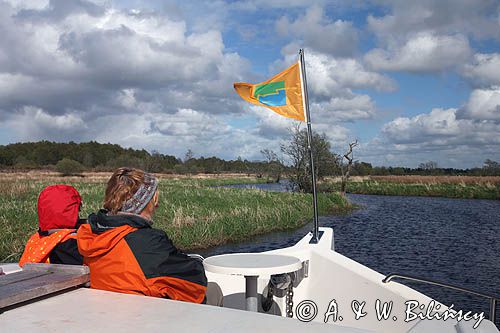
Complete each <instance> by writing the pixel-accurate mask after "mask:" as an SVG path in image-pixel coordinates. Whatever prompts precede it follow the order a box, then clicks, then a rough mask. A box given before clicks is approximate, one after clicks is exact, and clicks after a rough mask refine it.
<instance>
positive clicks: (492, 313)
mask: <svg viewBox="0 0 500 333" xmlns="http://www.w3.org/2000/svg"><path fill="white" fill-rule="evenodd" d="M394 278H400V279H406V280H411V281H417V282H423V283H428V284H433V285H436V286H440V287H444V288H448V289H453V290H457V291H461V292H464V293H467V294H471V295H476V296H480V297H484V298H488V299H489V300H490V316H489V319H490V321H492V322H493V323H495V317H496V306H497V303H496V302H497V301H498V300H500V297H499V296H493V295H488V294H484V293H481V292H478V291H475V290H472V289H469V288H464V287H460V286H456V285H453V284H450V283H444V282H439V281H434V280H431V279H427V278H421V277H416V276H412V275H403V274H399V273H390V274H389V275H387V276H386V277H385V278H384V279H383V280H382V282H383V283H389V282H391V280H392V279H394Z"/></svg>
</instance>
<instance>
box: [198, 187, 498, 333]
mask: <svg viewBox="0 0 500 333" xmlns="http://www.w3.org/2000/svg"><path fill="white" fill-rule="evenodd" d="M231 187H240V188H247V187H250V188H260V189H263V190H274V191H285V190H286V189H287V186H286V184H281V185H280V184H258V185H232V186H231ZM348 198H349V200H350V201H351V202H353V203H356V204H358V205H360V206H361V208H360V209H358V210H356V211H354V212H352V213H350V214H348V215H345V216H321V217H320V226H325V227H332V228H333V230H334V242H335V250H336V251H338V252H339V253H341V254H343V255H345V256H347V257H349V258H351V259H353V260H355V261H358V262H360V263H362V264H363V265H366V266H368V267H370V268H372V269H374V270H376V271H378V272H380V273H382V274H388V273H391V272H398V273H406V274H410V275H416V276H421V277H427V278H430V279H435V280H438V281H443V282H448V283H452V284H456V285H459V286H464V287H467V288H471V289H474V290H477V291H480V292H484V293H488V294H494V295H500V201H495V200H470V199H448V198H436V197H404V196H380V195H359V194H348ZM311 228H312V224H311V223H310V224H308V225H306V226H304V227H303V228H300V229H298V230H294V231H287V232H276V233H272V234H268V235H262V236H257V237H254V238H252V239H250V240H248V241H245V242H241V243H231V244H226V245H222V246H218V247H214V248H211V249H207V250H204V251H202V254H203V255H204V256H210V255H215V254H220V253H231V252H261V251H267V250H272V249H277V248H281V247H286V246H291V245H293V244H295V243H296V242H297V241H298V240H299V239H301V238H302V237H303V236H304V235H305V234H306V233H307V232H308V231H310V230H311ZM404 283H405V284H407V285H409V286H411V287H412V288H414V289H417V290H419V291H421V292H423V293H425V294H427V295H429V296H431V297H432V298H434V299H436V300H438V301H440V302H442V303H444V304H447V305H450V304H454V308H456V309H463V310H471V311H474V312H481V311H484V312H485V314H486V315H487V314H488V313H489V302H488V300H486V299H483V298H478V297H476V296H468V295H465V294H462V293H460V292H455V291H453V290H448V289H443V288H441V287H436V286H430V285H424V284H417V283H409V282H404ZM498 308H499V307H498V306H497V309H498ZM498 317H499V316H498V315H497V323H496V324H497V325H499V324H500V318H498Z"/></svg>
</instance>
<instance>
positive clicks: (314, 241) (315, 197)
mask: <svg viewBox="0 0 500 333" xmlns="http://www.w3.org/2000/svg"><path fill="white" fill-rule="evenodd" d="M299 58H300V73H301V76H302V78H301V79H302V91H303V95H304V96H303V104H304V109H305V112H306V122H307V149H308V150H309V168H310V169H311V180H312V188H313V206H314V229H313V231H312V233H313V236H312V238H311V241H310V243H312V244H317V243H318V242H319V238H320V235H319V219H318V194H317V193H316V173H315V169H314V158H313V151H312V130H311V114H310V113H309V96H308V94H307V78H306V64H305V61H304V49H300V50H299Z"/></svg>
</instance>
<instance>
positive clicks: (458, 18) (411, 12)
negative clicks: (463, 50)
mask: <svg viewBox="0 0 500 333" xmlns="http://www.w3.org/2000/svg"><path fill="white" fill-rule="evenodd" d="M373 2H374V3H375V4H379V5H381V6H384V7H386V8H387V11H388V13H387V14H385V15H383V16H380V17H375V16H373V15H369V16H368V17H367V23H368V29H370V30H371V31H373V32H374V33H375V34H376V35H377V36H378V37H379V38H380V39H381V40H382V41H386V42H387V41H394V40H399V42H402V41H403V40H405V39H407V37H408V36H409V35H413V34H415V33H418V32H423V31H432V32H434V33H436V34H438V35H455V34H457V33H461V34H466V35H470V36H472V37H474V38H478V39H488V38H496V39H500V29H499V27H500V24H499V21H498V13H499V11H500V3H499V2H498V1H496V0H440V1H435V0H420V1H406V0H374V1H373Z"/></svg>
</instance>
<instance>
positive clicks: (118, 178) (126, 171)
mask: <svg viewBox="0 0 500 333" xmlns="http://www.w3.org/2000/svg"><path fill="white" fill-rule="evenodd" d="M144 174H145V172H144V171H142V170H139V169H133V168H118V169H116V170H115V172H113V175H112V176H111V178H110V179H109V181H108V185H107V187H106V194H105V196H104V208H105V209H106V210H107V211H108V212H110V213H111V214H116V213H118V212H119V211H120V209H121V208H122V206H123V204H124V203H125V201H127V200H128V199H130V198H131V197H132V196H133V195H134V193H135V192H137V190H138V189H139V186H141V184H143V183H144Z"/></svg>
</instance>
